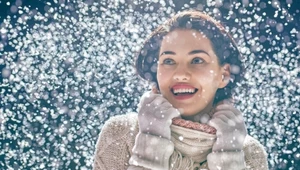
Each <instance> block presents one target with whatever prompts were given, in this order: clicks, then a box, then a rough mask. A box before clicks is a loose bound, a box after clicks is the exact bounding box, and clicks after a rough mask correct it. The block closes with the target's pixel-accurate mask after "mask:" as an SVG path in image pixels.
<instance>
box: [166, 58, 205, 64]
mask: <svg viewBox="0 0 300 170" xmlns="http://www.w3.org/2000/svg"><path fill="white" fill-rule="evenodd" d="M204 62H205V60H204V59H202V58H200V57H195V58H193V59H192V61H191V64H202V63H204ZM162 64H165V65H174V64H176V62H175V61H174V60H173V59H171V58H166V59H164V60H163V61H162Z"/></svg>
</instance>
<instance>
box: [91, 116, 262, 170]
mask: <svg viewBox="0 0 300 170" xmlns="http://www.w3.org/2000/svg"><path fill="white" fill-rule="evenodd" d="M138 132H139V126H138V118H137V114H134V113H132V114H126V115H118V116H115V117H112V118H110V119H109V120H108V121H107V122H106V123H105V125H104V126H103V127H102V130H101V133H100V136H99V139H98V141H97V144H96V152H95V156H94V165H93V169H94V170H127V168H128V167H129V166H130V165H129V159H130V157H131V155H132V148H133V146H134V142H135V137H136V135H137V134H138ZM175 149H176V147H175ZM243 152H244V160H245V164H246V167H247V170H267V169H268V163H267V154H266V152H265V150H264V148H263V146H262V145H261V144H260V143H259V142H258V141H257V140H256V139H254V138H252V137H251V136H249V135H248V136H247V137H246V139H245V142H244V148H243ZM210 156H211V157H213V158H210V159H216V160H220V159H223V158H226V157H231V158H235V157H236V155H233V154H231V153H225V154H224V153H223V154H219V155H218V154H214V155H213V154H211V155H210ZM236 159H239V158H238V157H237V158H236ZM130 167H131V169H136V170H145V168H142V167H133V166H132V165H131V166H130ZM200 169H208V165H207V162H205V163H203V164H201V168H200Z"/></svg>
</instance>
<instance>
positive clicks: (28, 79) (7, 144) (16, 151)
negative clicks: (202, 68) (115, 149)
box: [0, 0, 300, 170]
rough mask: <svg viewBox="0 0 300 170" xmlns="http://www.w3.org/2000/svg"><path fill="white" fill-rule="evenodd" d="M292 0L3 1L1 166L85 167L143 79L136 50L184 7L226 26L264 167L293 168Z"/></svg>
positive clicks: (297, 163)
mask: <svg viewBox="0 0 300 170" xmlns="http://www.w3.org/2000/svg"><path fill="white" fill-rule="evenodd" d="M299 6H300V1H299V0H282V1H278V0H241V1H238V0H217V1H210V0H208V1H204V0H191V1H183V0H173V1H172V0H171V1H169V0H168V1H167V0H165V1H163V0H153V1H151V2H150V0H78V1H72V2H71V1H69V0H53V1H50V0H49V1H44V0H11V1H4V0H0V13H1V16H0V17H1V18H0V169H1V170H2V169H91V168H92V161H93V154H94V150H95V144H96V140H97V138H98V135H99V132H100V130H101V127H102V126H103V123H104V122H105V121H106V120H107V119H108V118H109V117H111V116H113V115H117V114H125V113H127V112H130V111H135V109H136V105H137V103H138V99H139V97H140V96H141V94H142V93H143V92H144V91H145V90H147V89H149V84H147V83H146V82H143V81H141V80H140V79H138V78H137V76H136V75H135V72H134V69H133V66H132V65H133V61H134V57H135V53H136V52H137V51H138V49H139V48H140V47H141V44H142V42H143V41H144V39H145V38H146V37H147V36H148V35H149V34H150V32H151V31H153V29H154V28H155V27H156V26H157V25H158V24H160V23H162V22H163V21H165V20H166V18H168V17H169V16H172V15H174V13H175V12H177V11H180V10H183V9H190V8H194V9H198V10H202V11H206V12H207V13H209V14H211V15H213V16H214V17H215V18H217V19H218V20H220V21H221V22H222V23H224V24H225V25H226V26H227V30H228V31H229V32H231V33H232V34H233V35H234V38H235V39H236V41H237V42H238V45H239V48H240V50H241V52H242V54H243V57H244V59H243V62H244V65H245V67H246V68H247V69H246V71H247V73H246V79H245V80H244V81H243V82H242V83H241V86H240V87H239V88H238V89H237V90H236V97H235V98H236V101H237V104H236V107H237V108H238V109H240V110H241V111H242V112H243V113H244V117H245V120H246V123H247V127H248V132H249V133H250V135H252V136H253V137H255V138H256V139H258V140H259V141H260V142H261V143H262V144H263V145H264V146H265V148H266V151H267V152H268V159H269V166H270V169H300V145H299V143H300V136H299V132H300V123H299V120H300V119H299V117H300V116H299V110H300V109H299V92H300V90H299V84H300V76H299V47H300V32H299V31H300V25H299V24H300V14H299V13H300V9H299V8H300V7H299Z"/></svg>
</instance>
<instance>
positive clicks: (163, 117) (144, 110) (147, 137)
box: [129, 92, 180, 170]
mask: <svg viewBox="0 0 300 170" xmlns="http://www.w3.org/2000/svg"><path fill="white" fill-rule="evenodd" d="M179 116H180V112H179V111H178V110H177V109H175V108H174V107H172V105H171V104H170V103H169V102H168V101H167V100H166V99H165V98H164V97H163V96H162V95H161V94H155V93H153V92H146V93H145V94H144V95H143V96H142V98H141V100H140V103H139V106H138V121H139V133H138V135H137V136H136V138H135V145H134V147H133V150H132V151H133V155H132V156H131V158H130V160H129V163H130V164H131V165H135V166H142V167H144V168H149V169H161V170H167V169H169V158H170V156H171V155H172V153H173V151H174V144H173V142H171V129H170V126H171V124H172V119H173V118H174V117H179Z"/></svg>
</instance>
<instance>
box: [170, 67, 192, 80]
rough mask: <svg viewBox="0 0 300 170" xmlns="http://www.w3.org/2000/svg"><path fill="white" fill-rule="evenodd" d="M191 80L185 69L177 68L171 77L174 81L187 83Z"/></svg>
mask: <svg viewBox="0 0 300 170" xmlns="http://www.w3.org/2000/svg"><path fill="white" fill-rule="evenodd" d="M190 78H191V74H190V73H189V72H188V70H187V69H186V68H185V67H178V68H177V69H176V70H175V72H174V75H173V79H174V80H175V81H188V80H190Z"/></svg>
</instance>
